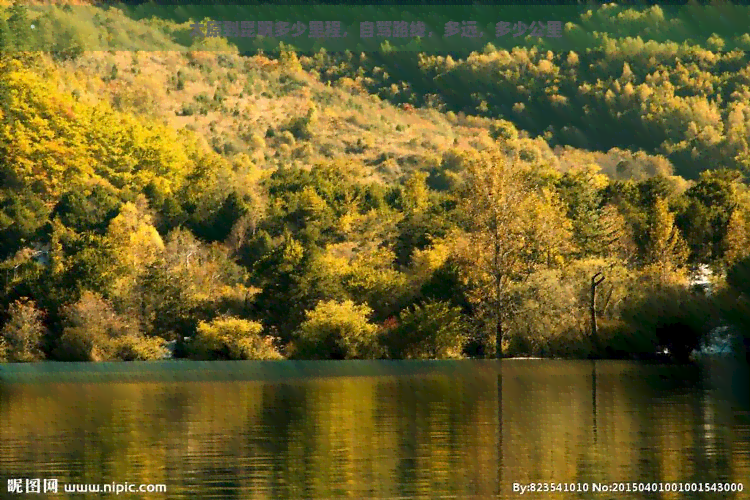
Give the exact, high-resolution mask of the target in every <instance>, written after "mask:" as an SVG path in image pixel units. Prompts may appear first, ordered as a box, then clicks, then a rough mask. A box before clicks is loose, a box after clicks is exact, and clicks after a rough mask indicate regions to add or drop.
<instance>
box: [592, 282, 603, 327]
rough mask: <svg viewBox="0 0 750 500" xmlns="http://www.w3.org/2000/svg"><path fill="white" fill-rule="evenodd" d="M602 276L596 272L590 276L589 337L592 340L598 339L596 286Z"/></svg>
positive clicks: (599, 283)
mask: <svg viewBox="0 0 750 500" xmlns="http://www.w3.org/2000/svg"><path fill="white" fill-rule="evenodd" d="M603 281H604V276H602V273H600V272H599V273H596V274H595V275H593V276H592V277H591V304H590V306H591V338H592V340H593V341H594V342H597V341H598V340H599V337H598V331H597V326H596V288H597V287H598V286H599V285H601V284H602V282H603Z"/></svg>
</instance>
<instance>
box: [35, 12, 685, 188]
mask: <svg viewBox="0 0 750 500" xmlns="http://www.w3.org/2000/svg"><path fill="white" fill-rule="evenodd" d="M80 11H81V8H78V9H76V13H77V15H76V18H75V20H73V19H71V18H70V17H69V13H66V12H64V11H62V10H61V9H58V10H57V11H56V12H55V13H54V18H55V19H58V20H59V22H61V23H63V24H64V23H65V22H69V23H70V24H71V26H72V25H73V24H75V26H74V27H71V28H69V29H70V30H71V31H73V32H75V33H87V34H88V35H87V36H99V35H101V34H102V33H107V34H108V35H107V36H116V37H118V40H121V41H122V40H132V41H134V42H133V46H134V47H135V48H137V47H138V46H139V45H141V46H142V44H140V43H136V42H135V41H138V40H149V42H148V44H149V45H150V46H152V47H158V48H163V49H164V50H163V51H158V52H155V51H148V52H136V51H132V52H124V51H121V52H112V51H109V52H105V51H96V52H95V51H84V52H81V53H80V54H79V55H78V57H77V58H73V59H66V60H62V59H59V60H57V64H58V66H59V69H60V70H61V73H62V74H63V75H65V76H64V78H63V81H62V82H61V85H62V88H63V89H64V90H66V91H68V92H71V93H75V94H76V95H79V96H80V97H79V98H80V99H81V100H85V101H88V102H92V103H93V102H96V101H97V100H100V99H105V100H108V101H110V102H111V103H113V104H114V105H115V107H119V108H121V109H125V110H130V111H132V112H134V113H136V114H139V115H146V116H150V117H152V118H153V119H157V120H160V121H164V122H166V123H168V124H170V125H171V126H173V127H175V128H183V127H187V128H189V129H193V130H195V131H196V132H198V133H199V134H200V135H202V136H203V137H205V138H206V140H207V141H208V143H209V144H210V145H212V146H213V147H214V149H215V150H216V151H218V152H220V153H222V154H224V155H225V156H228V157H233V156H235V155H237V154H240V153H246V154H248V155H249V156H250V157H251V158H252V159H253V162H254V163H255V164H256V165H259V166H261V167H264V168H275V167H277V166H279V165H281V164H289V163H292V164H298V165H301V166H304V165H310V164H314V163H316V162H317V161H319V160H323V159H326V158H329V159H330V158H336V159H342V158H343V159H350V160H353V161H357V162H361V163H362V164H364V165H365V166H367V167H369V168H368V171H369V172H370V177H369V178H370V179H377V180H382V181H384V182H390V181H394V180H396V179H398V178H400V177H401V176H402V175H403V174H404V173H405V172H407V171H408V170H410V169H412V168H429V167H431V166H433V165H435V164H436V163H438V162H439V161H440V158H441V157H442V155H443V153H445V152H446V151H448V150H450V149H452V148H456V147H457V148H467V147H471V148H477V149H483V148H485V147H486V146H488V145H490V144H491V143H492V142H493V140H492V139H491V138H490V137H489V135H488V128H489V125H490V124H491V122H492V121H491V120H489V119H486V118H477V117H465V116H463V115H462V114H460V113H459V114H458V116H456V115H455V114H453V113H441V112H439V111H436V110H434V109H414V110H404V109H402V108H400V107H398V106H395V105H393V104H391V103H389V102H386V101H382V100H380V99H379V98H377V97H375V96H371V95H368V94H367V92H366V91H364V90H363V89H362V87H361V86H360V85H359V84H357V83H354V82H353V81H352V80H347V79H342V80H341V81H339V82H337V83H336V84H334V85H333V86H330V84H325V83H322V82H321V81H320V78H319V76H318V75H317V74H314V73H310V72H305V71H303V70H302V69H301V68H300V67H299V66H298V65H296V64H280V63H279V61H278V60H274V59H270V58H267V57H264V56H254V57H244V56H241V55H239V54H237V53H236V50H234V48H233V47H232V46H230V45H228V44H227V43H226V42H225V41H223V40H220V41H214V40H212V41H211V42H212V43H214V45H215V46H214V47H211V48H213V49H215V48H217V46H218V48H224V49H226V51H224V52H217V51H193V52H187V53H186V52H177V51H174V49H175V48H180V47H181V46H179V45H178V44H177V43H176V42H175V41H174V40H170V39H169V37H168V36H167V35H166V34H168V33H174V31H175V30H174V27H171V28H169V29H165V25H164V23H160V22H153V21H133V20H131V19H129V18H127V17H126V16H125V15H124V14H123V13H121V12H120V11H118V10H116V9H108V10H101V9H99V8H91V9H90V11H87V12H88V13H87V15H79V14H80ZM48 12H49V11H48ZM113 26H117V27H118V29H117V30H114V29H113ZM197 48H200V47H197ZM183 49H184V47H183ZM304 66H309V65H304ZM113 68H116V69H114V70H113ZM313 106H314V107H316V108H317V110H318V116H319V118H318V120H317V123H316V124H315V125H314V126H313V127H312V130H313V135H312V137H310V138H309V139H303V140H299V139H296V140H295V139H291V138H290V137H289V134H283V133H280V132H282V131H283V130H284V128H285V127H286V126H287V125H289V123H290V122H291V121H292V120H293V119H294V118H297V117H303V116H305V114H306V113H307V111H308V110H309V109H310V108H311V107H313ZM269 129H272V130H274V131H276V132H277V133H276V134H274V136H273V137H267V135H268V134H267V132H268V131H269ZM524 136H527V135H526V134H524V133H523V132H522V133H521V137H524ZM525 142H526V147H528V148H532V149H535V150H537V151H538V153H539V154H541V156H542V157H545V158H546V159H547V161H548V162H550V163H551V164H552V165H554V166H556V167H558V168H560V169H562V170H566V169H567V168H569V167H570V166H572V165H580V164H587V163H596V164H598V165H600V166H601V167H602V168H603V170H604V172H605V173H608V174H609V175H611V176H613V177H616V176H617V173H616V170H615V167H616V165H617V164H618V163H619V162H620V161H621V160H622V159H627V160H629V161H631V162H635V163H639V164H642V165H643V166H642V168H640V169H634V171H637V172H641V173H645V174H646V175H648V174H653V173H656V172H664V173H670V172H671V170H672V166H671V165H670V164H669V162H668V161H666V160H664V159H663V158H660V157H655V156H649V155H644V154H640V155H638V156H636V157H634V156H633V155H632V154H631V153H629V152H627V151H622V150H610V151H609V152H606V153H605V152H586V151H583V150H580V149H575V148H555V150H554V151H553V150H551V149H550V148H549V147H548V146H547V144H546V143H545V142H544V140H543V139H536V140H533V141H532V140H526V141H525Z"/></svg>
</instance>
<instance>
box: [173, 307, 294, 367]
mask: <svg viewBox="0 0 750 500" xmlns="http://www.w3.org/2000/svg"><path fill="white" fill-rule="evenodd" d="M262 332H263V326H262V325H261V324H260V323H257V322H255V321H248V320H245V319H240V318H232V317H229V318H217V319H214V320H213V321H211V322H210V323H206V322H204V321H201V322H200V323H199V324H198V330H197V332H196V335H195V336H194V337H193V339H192V340H191V342H190V344H189V346H188V354H189V356H190V357H192V358H196V359H265V360H270V359H282V358H283V356H282V355H281V354H280V353H279V351H278V350H277V349H276V347H275V345H274V340H275V339H274V338H273V337H271V336H267V335H262Z"/></svg>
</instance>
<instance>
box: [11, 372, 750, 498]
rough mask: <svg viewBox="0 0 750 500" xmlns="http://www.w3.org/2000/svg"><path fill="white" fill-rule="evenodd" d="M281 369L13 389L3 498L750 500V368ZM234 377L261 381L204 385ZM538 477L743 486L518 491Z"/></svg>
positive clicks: (48, 382) (55, 380)
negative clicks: (162, 488) (9, 487)
mask: <svg viewBox="0 0 750 500" xmlns="http://www.w3.org/2000/svg"><path fill="white" fill-rule="evenodd" d="M281 363H282V364H277V365H276V368H274V370H273V372H274V374H273V376H271V375H270V370H269V375H268V376H266V375H264V370H265V368H263V369H260V370H259V369H258V368H257V367H258V366H263V367H266V366H270V365H268V364H265V365H258V364H253V363H252V362H240V363H234V364H230V365H226V364H224V363H216V364H202V365H201V370H205V371H206V373H207V376H206V377H205V378H206V380H203V381H202V380H201V378H202V377H201V375H200V374H198V375H197V376H196V377H197V378H194V379H193V380H189V381H184V380H183V381H173V380H164V379H160V381H155V380H156V379H153V380H148V379H145V380H144V379H140V380H138V381H135V382H133V381H132V380H131V381H129V382H128V381H124V382H120V383H113V382H111V381H110V382H101V381H99V382H97V381H96V380H97V379H96V377H94V376H92V378H91V379H90V381H89V382H88V383H83V382H80V381H76V382H70V381H67V382H66V378H65V377H64V376H53V377H47V378H46V379H45V378H41V379H36V380H35V381H33V382H29V381H28V380H26V381H25V382H26V383H19V380H20V381H21V382H24V380H23V377H20V378H19V379H18V380H16V381H11V382H8V377H7V376H6V377H5V380H6V382H4V383H0V498H115V497H116V498H173V499H214V498H215V499H241V498H242V499H244V498H248V499H249V498H258V499H263V498H269V499H270V498H279V499H287V498H288V499H292V498H315V499H326V498H367V499H370V498H373V499H374V498H382V499H386V498H388V499H391V498H420V499H439V498H460V499H463V498H502V499H505V498H545V499H555V498H566V499H567V498H581V499H588V498H592V499H593V498H596V499H602V500H609V499H615V498H616V499H640V498H649V499H653V498H657V499H693V498H696V499H697V498H711V499H719V498H736V499H747V498H750V391H749V390H748V382H749V381H750V376H749V375H748V368H747V366H745V365H737V364H733V363H732V362H724V363H721V362H713V363H712V364H706V365H702V366H688V367H675V366H663V365H653V364H652V365H648V364H637V363H631V362H605V361H597V362H589V361H584V362H574V361H550V360H506V361H502V362H494V361H464V362H456V363H444V362H441V363H416V364H415V363H412V364H394V363H387V362H383V363H380V362H374V363H373V362H370V363H368V364H367V365H366V366H367V370H366V374H365V375H361V376H352V373H356V372H357V366H359V365H357V364H356V363H357V362H346V361H344V362H336V363H338V364H336V363H329V364H327V365H326V369H325V370H323V371H321V372H320V373H319V374H318V375H319V376H316V377H309V376H300V373H307V372H305V370H301V371H300V369H299V366H300V365H299V364H294V365H292V364H289V365H284V364H283V363H287V362H281ZM417 365H418V366H419V372H418V373H415V372H414V370H413V368H414V367H415V366H417ZM185 366H187V365H185ZM227 366H229V367H230V370H229V371H235V369H236V371H237V372H242V370H243V369H244V368H246V367H254V368H253V370H254V371H253V374H252V375H249V376H247V377H245V379H243V380H217V379H216V377H213V379H211V377H210V376H208V375H210V372H211V371H212V370H213V369H214V368H216V367H222V369H223V370H224V372H226V371H227ZM284 366H289V367H296V368H295V369H294V370H289V371H290V372H293V373H295V374H296V375H295V376H286V375H284ZM305 366H307V367H310V366H314V365H311V364H308V365H305ZM361 366H365V365H364V364H363V365H361ZM212 367H214V368H212ZM353 367H354V369H353ZM380 368H383V369H382V370H381V369H380ZM386 368H387V369H386ZM79 369H80V368H79ZM8 370H9V369H7V368H6V375H7V373H9V372H8ZM280 370H281V372H280ZM364 372H365V370H363V373H364ZM279 373H281V375H279ZM0 375H2V373H1V372H0ZM235 378H236V377H235ZM126 379H127V377H123V380H126ZM208 379H211V381H207V380H208ZM12 478H40V479H43V478H56V479H58V480H59V483H60V488H62V484H63V483H110V484H111V483H112V482H118V483H123V482H126V481H127V482H129V483H161V484H165V485H167V493H166V494H164V493H161V494H150V495H148V494H140V493H139V494H120V495H117V496H116V495H114V494H107V495H104V494H87V495H82V494H78V495H72V494H65V493H63V492H62V491H61V492H60V493H58V494H57V495H51V494H48V495H45V494H43V493H42V494H20V495H12V494H10V493H7V491H6V482H7V479H12ZM535 481H543V482H547V481H551V482H555V483H558V482H560V483H581V484H583V483H585V484H588V485H591V484H593V483H602V484H608V483H613V482H625V481H627V482H632V481H649V482H652V481H654V482H675V481H679V482H683V483H685V482H691V483H692V482H700V483H714V482H722V483H724V482H728V483H743V486H744V489H745V491H744V492H742V493H730V494H723V493H684V492H683V493H666V492H665V493H645V492H644V493H633V492H631V493H627V492H624V493H592V492H591V491H589V492H580V493H567V494H565V493H563V494H558V493H544V494H539V493H536V494H532V493H527V494H525V495H523V496H521V495H519V494H518V493H514V492H513V483H522V484H527V483H529V482H535Z"/></svg>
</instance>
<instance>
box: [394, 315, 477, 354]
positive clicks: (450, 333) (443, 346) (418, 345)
mask: <svg viewBox="0 0 750 500" xmlns="http://www.w3.org/2000/svg"><path fill="white" fill-rule="evenodd" d="M467 332H468V325H467V324H466V322H465V320H464V317H463V315H462V314H461V310H460V308H458V307H456V306H452V305H451V304H449V303H447V302H428V303H426V304H424V305H422V306H420V305H415V306H414V307H413V308H411V309H407V310H405V311H402V312H401V314H400V315H399V322H398V326H396V327H395V328H391V329H389V330H388V331H387V333H386V334H385V340H384V343H385V345H386V347H387V349H388V353H389V355H390V357H392V358H403V359H445V358H461V357H462V351H463V348H464V344H465V343H466V341H467Z"/></svg>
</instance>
